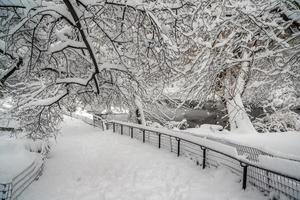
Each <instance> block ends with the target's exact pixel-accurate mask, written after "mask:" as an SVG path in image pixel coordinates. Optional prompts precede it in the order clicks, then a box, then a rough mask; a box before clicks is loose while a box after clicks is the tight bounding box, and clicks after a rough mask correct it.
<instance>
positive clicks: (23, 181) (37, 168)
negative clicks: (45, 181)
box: [0, 157, 44, 200]
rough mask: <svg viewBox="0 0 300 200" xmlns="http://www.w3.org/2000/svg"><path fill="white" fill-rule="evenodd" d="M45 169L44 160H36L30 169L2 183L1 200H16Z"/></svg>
mask: <svg viewBox="0 0 300 200" xmlns="http://www.w3.org/2000/svg"><path fill="white" fill-rule="evenodd" d="M43 168H44V161H43V158H39V157H38V158H37V159H35V160H34V161H33V162H32V163H31V164H30V165H29V166H28V167H26V168H25V169H24V170H22V171H21V172H20V173H19V174H17V175H16V176H15V177H13V178H12V179H11V181H8V183H0V200H15V199H17V198H18V196H20V194H21V193H22V192H23V191H24V190H25V189H26V188H27V187H28V186H29V185H30V184H31V183H32V182H33V181H34V180H36V179H38V178H39V176H40V175H41V173H42V171H43Z"/></svg>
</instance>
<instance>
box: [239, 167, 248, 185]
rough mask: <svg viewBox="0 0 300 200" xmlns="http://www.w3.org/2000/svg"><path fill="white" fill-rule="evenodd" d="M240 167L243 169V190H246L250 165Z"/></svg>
mask: <svg viewBox="0 0 300 200" xmlns="http://www.w3.org/2000/svg"><path fill="white" fill-rule="evenodd" d="M240 165H241V166H242V167H243V182H242V184H243V186H242V188H243V190H245V189H246V188H247V171H248V170H247V169H248V165H246V164H244V163H240Z"/></svg>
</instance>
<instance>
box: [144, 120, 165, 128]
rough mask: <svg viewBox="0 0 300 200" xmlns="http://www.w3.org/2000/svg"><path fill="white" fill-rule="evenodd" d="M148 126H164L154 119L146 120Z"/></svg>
mask: <svg viewBox="0 0 300 200" xmlns="http://www.w3.org/2000/svg"><path fill="white" fill-rule="evenodd" d="M146 126H150V127H154V128H161V127H163V126H162V125H161V124H160V123H158V122H153V121H146Z"/></svg>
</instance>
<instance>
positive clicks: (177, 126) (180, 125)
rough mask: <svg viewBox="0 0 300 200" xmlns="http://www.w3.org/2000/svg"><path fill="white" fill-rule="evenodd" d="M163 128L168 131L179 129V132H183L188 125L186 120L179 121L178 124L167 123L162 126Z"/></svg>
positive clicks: (176, 122)
mask: <svg viewBox="0 0 300 200" xmlns="http://www.w3.org/2000/svg"><path fill="white" fill-rule="evenodd" d="M164 126H165V127H167V128H168V129H180V130H185V129H187V128H188V127H189V124H188V122H187V120H186V119H183V120H181V121H180V122H178V121H168V122H167V123H166V124H164Z"/></svg>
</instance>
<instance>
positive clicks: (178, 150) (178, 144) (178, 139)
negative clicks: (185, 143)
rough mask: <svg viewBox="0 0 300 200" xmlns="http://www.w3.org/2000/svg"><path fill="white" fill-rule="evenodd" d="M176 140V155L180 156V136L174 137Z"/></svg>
mask: <svg viewBox="0 0 300 200" xmlns="http://www.w3.org/2000/svg"><path fill="white" fill-rule="evenodd" d="M176 141H177V157H179V156H180V138H176Z"/></svg>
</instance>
